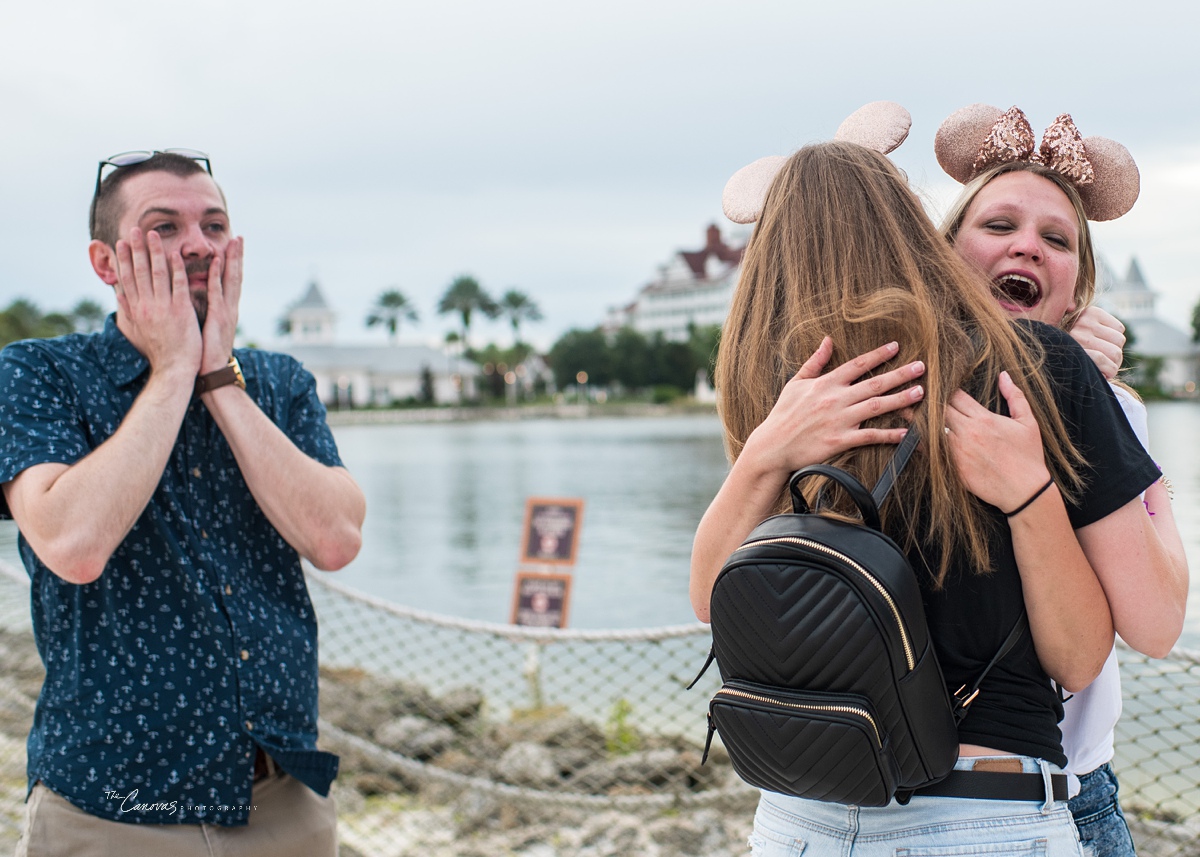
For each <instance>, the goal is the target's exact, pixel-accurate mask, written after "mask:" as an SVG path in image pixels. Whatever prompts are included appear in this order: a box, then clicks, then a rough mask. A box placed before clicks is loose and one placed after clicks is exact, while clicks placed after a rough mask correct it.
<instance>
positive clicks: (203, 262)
mask: <svg viewBox="0 0 1200 857" xmlns="http://www.w3.org/2000/svg"><path fill="white" fill-rule="evenodd" d="M211 265H212V257H211V256H209V257H208V258H206V259H193V260H190V261H188V262H185V263H184V265H183V272H184V273H185V274H187V276H188V292H189V294H190V295H191V298H192V308H193V309H194V310H196V320H197V321H198V322H200V327H201V329H203V328H204V320H205V319H206V318H208V292H207V291H203V292H201V291H194V290H193V289H192V288H191V277H192V275H193V274H207V273H208V270H209V268H210V267H211Z"/></svg>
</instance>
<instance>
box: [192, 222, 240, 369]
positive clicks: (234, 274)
mask: <svg viewBox="0 0 1200 857" xmlns="http://www.w3.org/2000/svg"><path fill="white" fill-rule="evenodd" d="M242 248H243V241H242V239H241V238H234V239H233V240H231V241H230V242H229V244H228V245H226V247H225V253H224V254H223V255H222V254H217V255H215V256H213V259H212V263H211V264H210V266H209V269H208V316H207V318H206V319H205V321H204V354H203V356H202V358H201V363H200V373H201V374H206V373H208V372H216V371H217V370H218V369H221V368H223V367H224V366H225V365H226V364H227V363H228V362H229V355H231V354H232V353H233V340H234V336H235V335H236V334H237V322H238V302H239V301H240V300H241V296H242Z"/></svg>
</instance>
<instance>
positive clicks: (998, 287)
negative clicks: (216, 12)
mask: <svg viewBox="0 0 1200 857" xmlns="http://www.w3.org/2000/svg"><path fill="white" fill-rule="evenodd" d="M992 291H993V292H995V294H996V297H998V298H999V299H1000V300H1001V301H1002V302H1004V303H1008V304H1013V305H1014V306H1017V307H1021V308H1022V309H1033V308H1034V307H1035V306H1037V305H1038V303H1039V302H1040V301H1041V299H1042V288H1041V286H1039V285H1038V284H1037V283H1036V282H1035V281H1033V280H1031V279H1030V278H1029V277H1023V276H1021V275H1020V274H1004V275H1002V276H999V277H997V278H996V279H995V280H993V281H992Z"/></svg>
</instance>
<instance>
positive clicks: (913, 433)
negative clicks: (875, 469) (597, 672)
mask: <svg viewBox="0 0 1200 857" xmlns="http://www.w3.org/2000/svg"><path fill="white" fill-rule="evenodd" d="M920 441H921V433H920V432H918V431H917V427H916V426H909V429H908V434H906V435H905V436H904V440H902V441H900V445H899V446H898V447H896V452H895V453H894V454H893V455H892V460H891V461H889V462H888V466H887V467H885V468H884V469H883V473H881V474H880V475H879V481H878V482H876V483H875V487H874V488H873V489H872V490H871V497H872V498H873V499H874V500H875V508H877V509H878V508H880V507H882V506H883V501H884V500H886V499H887V495H888V494H889V493H891V490H892V486H893V485H894V484H895V483H896V477H897V476H899V475H900V472H901V471H902V470H904V465H906V464H908V460H909V459H910V458H912V454H913V452H914V451H915V450H916V448H917V444H918V443H920Z"/></svg>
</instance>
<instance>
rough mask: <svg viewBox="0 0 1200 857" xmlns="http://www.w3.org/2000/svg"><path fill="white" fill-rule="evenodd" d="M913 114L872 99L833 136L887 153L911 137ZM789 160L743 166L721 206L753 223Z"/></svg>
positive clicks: (769, 159)
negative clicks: (772, 185) (772, 183)
mask: <svg viewBox="0 0 1200 857" xmlns="http://www.w3.org/2000/svg"><path fill="white" fill-rule="evenodd" d="M910 127H912V117H911V116H910V115H909V113H908V111H907V110H905V109H904V108H903V107H901V106H900V105H899V104H896V103H895V102H892V101H872V102H871V103H870V104H865V105H863V106H862V107H860V108H858V110H855V111H854V112H853V113H851V114H850V115H849V116H848V117H846V121H845V122H843V123H842V124H841V126H839V127H838V130H837V133H836V134H834V136H833V139H835V140H844V141H846V142H848V143H857V144H858V145H860V146H866V147H867V148H868V149H874V150H875V151H877V152H882V153H883V154H885V155H886V154H887V153H888V152H891V151H893V150H894V149H896V148H897V147H898V146H899V145H900V144H901V143H903V142H904V138H905V137H907V136H908V129H909V128H910ZM786 162H787V158H786V157H785V156H783V155H770V156H768V157H765V158H759V159H758V160H757V161H755V162H754V163H752V164H749V165H747V166H744V167H742V168H741V169H740V170H738V171H737V172H736V173H734V174H733V176H732V177H731V178H730V179H729V181H728V182H726V184H725V191H724V193H722V194H721V207H722V208H723V209H724V211H725V216H726V217H728V218H729V219H730V220H732V221H733V222H734V223H754V222H755V221H757V220H758V218H759V215H761V214H762V210H763V204H764V203H765V202H766V199H767V191H768V190H770V188H771V182H773V181H775V176H777V175H778V174H779V171H780V169H782V168H783V165H784V164H785V163H786Z"/></svg>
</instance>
